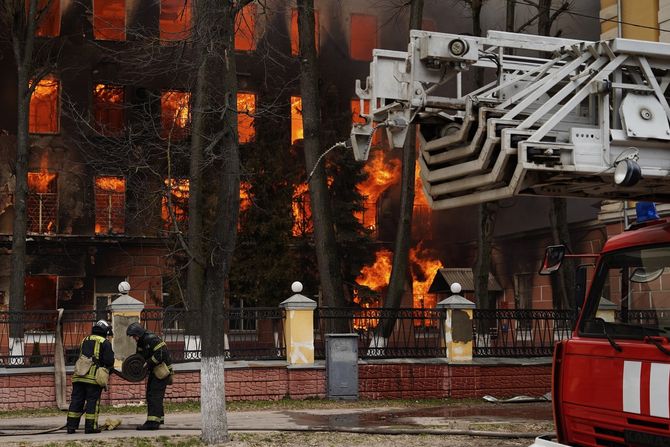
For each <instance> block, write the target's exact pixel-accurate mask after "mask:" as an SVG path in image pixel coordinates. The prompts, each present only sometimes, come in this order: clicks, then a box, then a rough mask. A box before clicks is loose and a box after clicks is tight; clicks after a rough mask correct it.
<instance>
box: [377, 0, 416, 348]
mask: <svg viewBox="0 0 670 447" xmlns="http://www.w3.org/2000/svg"><path fill="white" fill-rule="evenodd" d="M422 18H423V0H412V2H411V5H410V16H409V29H421V21H422ZM415 170H416V126H415V125H411V126H410V128H409V131H408V132H407V139H406V140H405V145H404V147H403V151H402V176H401V183H400V217H399V219H398V228H397V230H396V237H395V244H394V249H393V266H392V267H391V277H390V279H389V287H388V290H387V292H386V301H385V303H384V307H385V308H387V309H398V308H399V307H400V304H401V302H402V296H403V294H404V292H405V284H407V281H406V280H407V266H408V264H409V262H408V256H409V249H410V246H411V244H412V216H413V213H414V187H415V184H414V180H415V179H414V173H415ZM410 287H411V286H410ZM395 320H396V319H395V318H385V319H383V320H382V321H383V324H382V325H381V327H380V329H381V336H382V337H383V338H388V337H389V336H390V335H391V332H393V327H394V326H395Z"/></svg>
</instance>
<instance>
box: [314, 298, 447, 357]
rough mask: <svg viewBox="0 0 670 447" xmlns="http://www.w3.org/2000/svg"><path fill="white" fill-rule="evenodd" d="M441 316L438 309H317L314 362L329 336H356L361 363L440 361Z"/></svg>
mask: <svg viewBox="0 0 670 447" xmlns="http://www.w3.org/2000/svg"><path fill="white" fill-rule="evenodd" d="M444 315H445V314H444V311H442V310H440V309H410V308H404V309H397V310H391V309H383V308H374V309H373V308H367V309H351V308H328V307H321V308H317V309H316V310H315V312H314V329H315V330H314V332H315V334H314V358H315V359H324V358H325V341H326V334H329V333H357V334H358V356H359V358H363V359H369V358H378V359H383V358H403V357H409V358H435V357H444V356H445V355H446V347H445V346H446V344H445V342H444V319H445V318H444Z"/></svg>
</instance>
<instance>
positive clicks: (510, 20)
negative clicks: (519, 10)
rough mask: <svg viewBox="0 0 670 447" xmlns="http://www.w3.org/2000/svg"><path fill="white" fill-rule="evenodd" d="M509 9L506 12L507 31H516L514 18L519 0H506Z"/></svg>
mask: <svg viewBox="0 0 670 447" xmlns="http://www.w3.org/2000/svg"><path fill="white" fill-rule="evenodd" d="M506 1H507V11H506V14H505V31H508V32H510V33H513V32H514V19H515V18H516V2H517V1H518V0H506Z"/></svg>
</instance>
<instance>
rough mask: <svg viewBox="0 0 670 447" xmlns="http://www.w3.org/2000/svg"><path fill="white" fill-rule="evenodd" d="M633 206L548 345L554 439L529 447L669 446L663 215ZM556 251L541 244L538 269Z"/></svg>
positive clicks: (667, 260) (669, 292)
mask: <svg viewBox="0 0 670 447" xmlns="http://www.w3.org/2000/svg"><path fill="white" fill-rule="evenodd" d="M637 211H638V219H637V222H636V223H635V224H634V225H632V226H631V227H630V229H628V230H627V231H625V232H624V233H622V234H620V235H617V236H615V237H612V238H611V239H610V240H608V241H607V242H606V244H605V246H604V248H603V250H602V252H601V253H600V254H599V255H598V256H597V261H596V263H595V270H594V273H593V275H592V277H591V278H590V282H591V284H590V287H589V288H588V292H587V294H586V296H585V299H581V300H578V301H579V302H578V303H577V304H578V306H579V307H581V308H582V311H581V315H580V318H579V321H578V323H577V326H576V328H575V330H574V335H573V337H572V338H571V339H570V340H567V341H563V342H560V343H558V344H557V345H556V348H555V351H554V363H553V381H552V384H553V386H552V388H553V389H552V396H553V407H554V422H555V424H556V432H557V438H558V442H554V441H552V440H548V439H538V440H536V442H535V444H533V446H537V447H540V446H547V447H550V446H562V445H565V444H568V445H579V446H641V447H646V446H652V447H656V446H670V419H669V418H670V388H669V387H670V342H669V340H668V337H670V222H669V221H668V220H666V219H659V218H658V216H657V215H656V213H655V209H654V206H653V203H645V202H640V203H638V204H637ZM564 256H565V247H563V246H553V247H549V248H548V249H547V252H546V256H545V261H544V264H543V268H542V270H541V271H540V273H541V274H547V273H551V272H552V271H554V270H556V269H558V268H559V266H560V263H561V260H562V259H563V257H564ZM568 256H573V257H579V256H581V255H568ZM587 256H590V255H587ZM578 277H580V282H581V284H579V285H578V287H577V289H578V290H584V289H585V288H584V286H585V280H586V275H578ZM559 443H560V444H559ZM563 443H565V444H563Z"/></svg>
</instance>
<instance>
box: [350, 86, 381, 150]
mask: <svg viewBox="0 0 670 447" xmlns="http://www.w3.org/2000/svg"><path fill="white" fill-rule="evenodd" d="M363 112H364V113H368V112H370V100H368V99H365V100H363ZM351 123H352V124H356V123H360V124H365V118H363V117H362V116H361V101H360V99H358V98H357V99H352V100H351ZM373 125H374V124H373ZM383 132H384V131H383V130H377V131H376V132H375V133H374V134H373V135H372V146H379V145H380V144H381V143H382V134H383Z"/></svg>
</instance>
